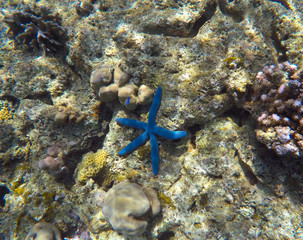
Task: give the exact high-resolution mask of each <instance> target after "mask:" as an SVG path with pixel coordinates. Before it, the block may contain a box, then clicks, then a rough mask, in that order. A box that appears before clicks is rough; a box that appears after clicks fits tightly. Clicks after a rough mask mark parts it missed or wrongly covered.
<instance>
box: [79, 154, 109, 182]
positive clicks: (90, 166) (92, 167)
mask: <svg viewBox="0 0 303 240" xmlns="http://www.w3.org/2000/svg"><path fill="white" fill-rule="evenodd" d="M106 158H107V152H106V151H104V150H101V149H99V150H98V151H97V152H96V153H93V152H89V153H87V154H85V155H84V156H83V158H82V161H81V162H80V163H79V165H78V167H77V169H76V171H75V173H76V180H77V181H79V182H81V183H85V182H86V181H87V180H88V179H89V178H94V177H96V176H97V174H98V173H99V172H100V171H101V170H102V169H103V167H104V164H105V162H106Z"/></svg>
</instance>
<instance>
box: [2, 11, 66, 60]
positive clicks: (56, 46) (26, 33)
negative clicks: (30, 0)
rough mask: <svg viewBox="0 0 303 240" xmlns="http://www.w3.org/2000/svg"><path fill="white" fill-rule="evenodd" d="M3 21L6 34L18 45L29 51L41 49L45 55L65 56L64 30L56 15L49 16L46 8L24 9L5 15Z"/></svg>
mask: <svg viewBox="0 0 303 240" xmlns="http://www.w3.org/2000/svg"><path fill="white" fill-rule="evenodd" d="M3 21H4V22H5V23H6V24H7V25H8V26H9V29H8V33H10V34H11V35H12V37H13V38H14V39H15V40H16V41H17V42H18V43H20V44H26V45H27V46H28V47H29V48H30V49H43V51H44V53H45V54H46V53H60V54H63V55H66V54H67V51H66V46H65V42H66V39H67V37H66V30H65V29H64V28H63V27H62V26H61V19H60V17H59V16H58V14H55V15H52V14H50V11H49V10H48V9H47V8H45V7H41V8H38V7H37V8H36V9H31V8H29V7H26V8H25V9H24V10H22V11H15V12H12V13H8V14H6V15H5V17H4V19H3Z"/></svg>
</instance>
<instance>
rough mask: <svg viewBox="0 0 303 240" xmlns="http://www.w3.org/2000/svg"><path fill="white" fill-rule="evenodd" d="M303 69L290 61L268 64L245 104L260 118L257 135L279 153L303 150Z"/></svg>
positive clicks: (257, 77) (255, 116) (298, 154)
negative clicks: (299, 68)
mask: <svg viewBox="0 0 303 240" xmlns="http://www.w3.org/2000/svg"><path fill="white" fill-rule="evenodd" d="M302 83H303V73H302V72H300V71H298V70H297V66H296V65H294V64H290V63H289V62H284V63H280V64H279V65H278V66H274V65H271V66H265V67H264V68H263V71H261V72H259V73H258V74H257V76H256V78H255V82H254V84H253V94H252V97H251V100H250V101H247V102H246V104H245V105H244V108H245V109H246V110H248V111H249V112H250V113H251V114H252V115H253V117H254V118H255V119H256V120H257V121H258V129H257V130H256V135H257V139H258V140H259V141H260V142H262V143H264V144H265V145H266V146H267V148H268V149H273V150H274V151H275V152H276V153H277V154H278V155H280V156H281V155H286V154H289V153H291V154H292V155H294V156H301V155H302V151H303V105H302V100H303V93H302V92H303V86H302Z"/></svg>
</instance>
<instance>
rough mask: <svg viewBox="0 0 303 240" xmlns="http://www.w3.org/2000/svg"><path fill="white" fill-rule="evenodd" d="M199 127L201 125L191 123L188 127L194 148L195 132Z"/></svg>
mask: <svg viewBox="0 0 303 240" xmlns="http://www.w3.org/2000/svg"><path fill="white" fill-rule="evenodd" d="M200 129H201V125H198V124H196V125H193V126H191V127H189V128H188V131H189V132H190V135H191V137H190V142H191V144H192V146H193V148H194V149H196V133H197V132H198V131H199V130H200Z"/></svg>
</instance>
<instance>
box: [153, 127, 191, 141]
mask: <svg viewBox="0 0 303 240" xmlns="http://www.w3.org/2000/svg"><path fill="white" fill-rule="evenodd" d="M153 132H154V133H155V134H157V135H159V136H160V137H163V138H167V139H171V140H175V139H179V138H183V137H185V136H186V135H187V133H186V132H184V131H170V130H168V129H166V128H163V127H159V126H155V127H154V128H153Z"/></svg>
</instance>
